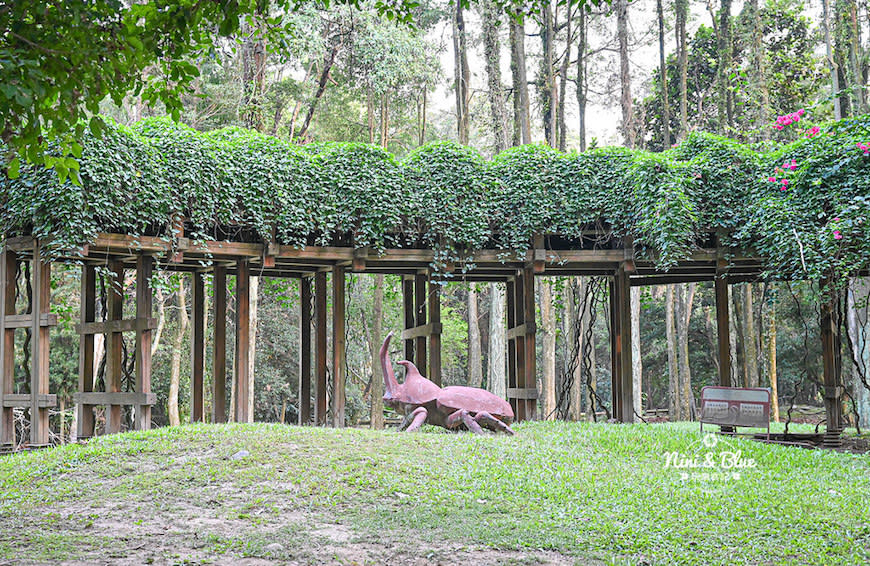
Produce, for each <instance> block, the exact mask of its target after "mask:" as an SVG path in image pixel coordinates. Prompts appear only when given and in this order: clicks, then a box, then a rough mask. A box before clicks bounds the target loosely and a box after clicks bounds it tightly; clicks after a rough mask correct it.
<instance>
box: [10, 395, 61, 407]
mask: <svg viewBox="0 0 870 566" xmlns="http://www.w3.org/2000/svg"><path fill="white" fill-rule="evenodd" d="M36 404H37V405H38V406H39V408H40V409H51V408H54V407H56V406H57V395H52V394H49V393H43V394H41V395H37V396H36ZM3 408H6V409H12V408H21V409H26V408H31V409H32V408H33V395H31V394H30V393H14V394H11V395H4V396H3Z"/></svg>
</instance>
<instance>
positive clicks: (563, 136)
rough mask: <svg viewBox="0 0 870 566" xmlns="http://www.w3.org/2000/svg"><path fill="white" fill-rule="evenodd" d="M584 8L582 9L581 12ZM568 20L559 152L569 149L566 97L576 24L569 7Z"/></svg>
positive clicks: (560, 96) (559, 124)
mask: <svg viewBox="0 0 870 566" xmlns="http://www.w3.org/2000/svg"><path fill="white" fill-rule="evenodd" d="M582 10H583V8H581V11H582ZM567 12H568V15H567V20H566V21H565V27H566V28H567V31H566V34H565V37H567V41H566V45H565V54H564V55H563V56H562V66H561V68H560V69H559V111H558V119H557V120H556V126H557V127H558V129H559V151H566V150H567V149H568V129H567V127H566V126H565V105H566V103H567V101H566V96H567V95H568V65H569V64H570V63H571V34H572V29H571V25H572V24H573V23H574V21H573V20H574V18H573V11H572V10H571V7H570V6H569V7H568V8H567Z"/></svg>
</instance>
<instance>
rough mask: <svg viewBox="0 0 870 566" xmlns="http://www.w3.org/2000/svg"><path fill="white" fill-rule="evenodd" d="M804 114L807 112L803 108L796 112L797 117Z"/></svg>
mask: <svg viewBox="0 0 870 566" xmlns="http://www.w3.org/2000/svg"><path fill="white" fill-rule="evenodd" d="M806 113H807V111H806V110H804V109H803V108H801V109H800V110H798V111H797V115H798V116H803V115H804V114H806Z"/></svg>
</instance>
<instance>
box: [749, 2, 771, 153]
mask: <svg viewBox="0 0 870 566" xmlns="http://www.w3.org/2000/svg"><path fill="white" fill-rule="evenodd" d="M749 6H750V9H751V10H752V15H753V29H752V53H753V54H754V57H755V61H754V67H755V69H754V75H755V84H756V88H757V89H758V94H759V97H758V102H759V104H758V113H757V118H756V121H757V127H758V128H759V129H760V131H761V139H767V137H768V135H769V133H770V129H769V128H768V127H767V123H768V121H769V120H770V118H769V117H768V111H769V108H770V91H769V90H768V88H767V70H766V68H767V54H766V53H765V48H764V41H763V36H764V23H763V22H762V20H761V10H760V9H759V8H758V0H750V3H749Z"/></svg>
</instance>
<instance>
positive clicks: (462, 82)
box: [453, 0, 471, 145]
mask: <svg viewBox="0 0 870 566" xmlns="http://www.w3.org/2000/svg"><path fill="white" fill-rule="evenodd" d="M453 16H454V18H453V62H454V70H453V72H454V79H455V81H456V86H455V92H456V130H457V133H458V135H459V143H461V144H463V145H468V133H469V116H468V104H469V102H470V98H469V97H470V95H469V92H470V91H469V81H470V79H471V71H470V69H469V68H468V45H467V44H468V39H467V36H466V33H465V17H464V16H463V9H462V2H461V1H460V0H456V2H455V3H454V13H453Z"/></svg>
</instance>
